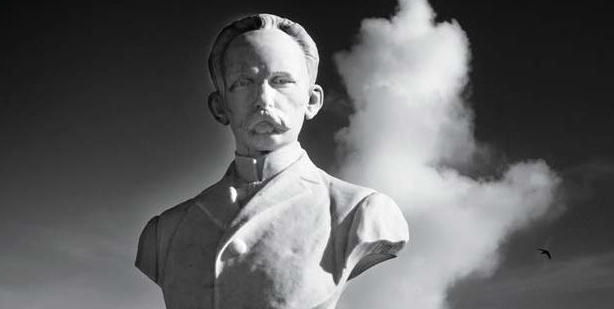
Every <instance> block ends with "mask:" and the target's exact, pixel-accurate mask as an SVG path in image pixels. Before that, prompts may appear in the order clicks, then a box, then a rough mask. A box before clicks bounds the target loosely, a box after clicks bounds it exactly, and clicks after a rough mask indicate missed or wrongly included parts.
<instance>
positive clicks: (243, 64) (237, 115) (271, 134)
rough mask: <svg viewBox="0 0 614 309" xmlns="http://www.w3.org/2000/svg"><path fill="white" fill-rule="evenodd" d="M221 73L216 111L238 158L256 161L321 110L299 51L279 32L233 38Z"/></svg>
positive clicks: (291, 138)
mask: <svg viewBox="0 0 614 309" xmlns="http://www.w3.org/2000/svg"><path fill="white" fill-rule="evenodd" d="M223 68H224V72H223V78H224V84H225V89H224V91H223V92H224V93H223V94H222V95H221V97H220V100H221V102H220V103H221V104H220V105H221V106H220V107H219V108H218V109H217V110H218V112H219V113H224V115H223V116H225V118H226V119H227V120H228V121H229V124H230V127H231V129H232V132H233V134H234V136H235V142H236V147H237V148H236V150H237V152H238V153H239V154H242V155H251V156H257V155H260V154H262V153H263V152H269V151H273V150H276V149H278V148H280V147H282V146H284V145H287V144H288V143H291V142H293V141H295V140H297V138H298V135H299V133H300V130H301V127H302V126H303V121H304V119H306V118H307V119H311V118H313V117H314V116H315V115H316V114H317V112H318V110H319V109H320V107H321V105H322V99H323V97H322V89H321V88H320V86H318V85H312V84H311V83H310V78H309V74H308V71H307V65H306V59H305V55H304V53H303V50H302V49H301V47H300V46H299V44H298V43H297V42H296V41H295V40H294V39H293V38H292V37H290V36H288V35H287V34H285V33H284V32H282V31H281V30H278V29H262V30H256V31H251V32H247V33H244V34H242V35H240V36H238V37H236V38H235V39H234V40H233V41H232V42H231V43H230V45H229V46H228V48H227V49H226V53H225V55H224V59H223ZM213 110H215V108H214V109H213Z"/></svg>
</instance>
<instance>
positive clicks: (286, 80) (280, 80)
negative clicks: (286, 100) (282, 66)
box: [273, 76, 295, 85]
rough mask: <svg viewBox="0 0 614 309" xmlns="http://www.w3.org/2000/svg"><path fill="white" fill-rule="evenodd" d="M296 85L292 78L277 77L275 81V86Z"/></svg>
mask: <svg viewBox="0 0 614 309" xmlns="http://www.w3.org/2000/svg"><path fill="white" fill-rule="evenodd" d="M294 83H295V81H294V80H293V79H292V78H290V77H286V76H277V77H275V78H274V79H273V84H275V85H287V84H294Z"/></svg>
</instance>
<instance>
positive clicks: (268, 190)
mask: <svg viewBox="0 0 614 309" xmlns="http://www.w3.org/2000/svg"><path fill="white" fill-rule="evenodd" d="M306 181H307V182H306ZM309 182H311V183H319V176H318V175H317V168H316V167H315V166H314V165H313V163H311V161H310V160H309V157H308V156H307V154H303V155H302V156H301V157H300V158H299V159H298V160H297V161H296V162H295V163H293V164H292V165H290V166H289V167H288V168H287V169H286V170H284V171H283V172H281V173H279V174H278V175H277V176H275V177H273V178H272V179H271V180H270V181H269V183H267V184H266V185H265V186H264V187H263V188H262V189H260V191H258V193H256V195H254V197H252V198H251V200H249V201H248V202H247V204H245V206H244V207H243V208H242V209H241V210H240V211H239V213H238V214H237V215H236V217H235V218H234V219H233V220H232V222H231V223H230V226H229V230H228V231H227V232H226V233H224V235H223V236H222V239H221V240H220V247H219V249H222V248H223V247H224V246H225V244H226V243H227V242H228V241H229V240H230V238H232V236H233V235H234V234H235V233H236V232H237V230H239V229H240V228H241V227H242V226H243V225H244V224H245V223H246V222H248V221H249V220H251V219H252V218H254V217H255V216H257V215H258V214H260V213H262V212H263V211H267V210H270V209H271V208H275V207H278V206H280V205H284V204H286V203H288V202H291V201H294V200H296V199H299V198H302V197H305V196H309V194H311V189H310V185H309Z"/></svg>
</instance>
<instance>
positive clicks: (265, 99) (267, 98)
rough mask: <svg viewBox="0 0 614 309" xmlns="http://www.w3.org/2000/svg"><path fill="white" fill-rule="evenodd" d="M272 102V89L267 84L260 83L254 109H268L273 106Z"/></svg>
mask: <svg viewBox="0 0 614 309" xmlns="http://www.w3.org/2000/svg"><path fill="white" fill-rule="evenodd" d="M274 102H275V101H274V100H273V89H272V87H271V86H270V85H269V84H268V83H267V82H264V83H262V86H261V87H260V93H259V94H258V98H257V99H256V108H258V109H270V108H271V107H273V106H274Z"/></svg>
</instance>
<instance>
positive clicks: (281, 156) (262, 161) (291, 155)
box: [234, 141, 305, 182]
mask: <svg viewBox="0 0 614 309" xmlns="http://www.w3.org/2000/svg"><path fill="white" fill-rule="evenodd" d="M304 152H305V151H304V150H303V148H301V145H300V144H299V142H297V141H295V142H292V143H290V144H288V145H285V146H283V147H281V148H279V149H277V150H275V151H272V152H269V153H267V154H264V155H261V156H258V157H248V156H243V155H240V154H238V153H236V152H235V160H234V168H235V172H236V174H237V176H238V178H239V179H240V180H241V181H243V182H259V181H264V180H268V179H269V178H271V177H273V176H275V175H277V174H278V173H280V172H281V171H283V170H285V169H286V168H287V167H288V166H290V164H292V163H294V162H295V161H296V160H298V159H299V158H300V157H301V155H302V154H303V153H304Z"/></svg>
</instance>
